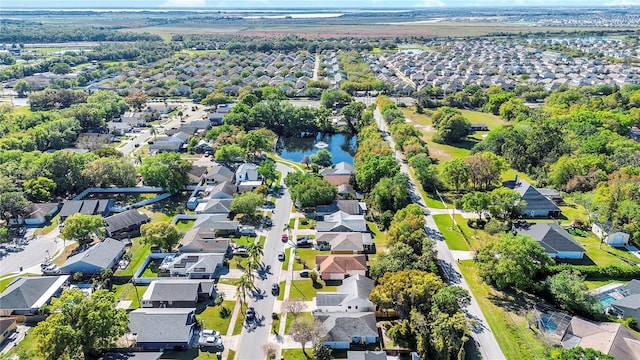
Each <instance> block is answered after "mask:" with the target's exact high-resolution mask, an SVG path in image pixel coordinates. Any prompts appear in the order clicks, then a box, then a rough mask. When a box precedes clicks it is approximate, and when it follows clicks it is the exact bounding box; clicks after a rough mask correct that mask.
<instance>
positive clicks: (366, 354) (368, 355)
mask: <svg viewBox="0 0 640 360" xmlns="http://www.w3.org/2000/svg"><path fill="white" fill-rule="evenodd" d="M347 360H387V353H386V352H384V351H371V350H366V351H347Z"/></svg>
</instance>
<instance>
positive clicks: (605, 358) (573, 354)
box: [548, 346, 616, 360]
mask: <svg viewBox="0 0 640 360" xmlns="http://www.w3.org/2000/svg"><path fill="white" fill-rule="evenodd" d="M548 359H549V360H616V358H615V357H614V356H611V355H607V354H604V353H602V352H600V351H598V350H594V349H591V348H582V347H580V346H576V347H574V348H571V349H565V348H562V347H561V348H558V349H554V350H552V352H551V355H550V356H549V357H548Z"/></svg>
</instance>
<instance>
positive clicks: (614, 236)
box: [591, 221, 629, 247]
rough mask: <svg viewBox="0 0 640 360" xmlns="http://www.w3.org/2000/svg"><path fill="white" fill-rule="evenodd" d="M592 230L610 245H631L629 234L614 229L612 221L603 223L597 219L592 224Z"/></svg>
mask: <svg viewBox="0 0 640 360" xmlns="http://www.w3.org/2000/svg"><path fill="white" fill-rule="evenodd" d="M591 232H593V233H594V234H596V236H597V237H598V238H600V240H602V241H604V242H605V243H606V244H607V245H609V246H615V247H624V246H626V245H629V234H627V233H626V232H624V231H612V226H611V223H606V224H603V223H600V222H597V221H596V222H594V223H593V224H592V225H591Z"/></svg>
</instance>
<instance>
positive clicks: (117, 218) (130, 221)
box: [104, 209, 151, 239]
mask: <svg viewBox="0 0 640 360" xmlns="http://www.w3.org/2000/svg"><path fill="white" fill-rule="evenodd" d="M104 221H105V222H106V224H107V226H105V228H104V229H105V231H106V232H107V235H108V236H109V237H112V238H114V239H122V238H125V237H136V236H139V235H140V226H142V224H146V223H148V222H149V221H151V218H150V217H149V216H148V215H147V214H144V213H141V212H139V211H138V210H136V209H131V210H126V211H123V212H121V213H119V214H115V215H111V216H109V217H107V218H105V219H104Z"/></svg>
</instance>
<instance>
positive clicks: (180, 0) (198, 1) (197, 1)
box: [160, 0, 207, 8]
mask: <svg viewBox="0 0 640 360" xmlns="http://www.w3.org/2000/svg"><path fill="white" fill-rule="evenodd" d="M160 6H162V7H176V8H182V7H206V6H207V0H167V1H165V2H164V4H162V5H160Z"/></svg>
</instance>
